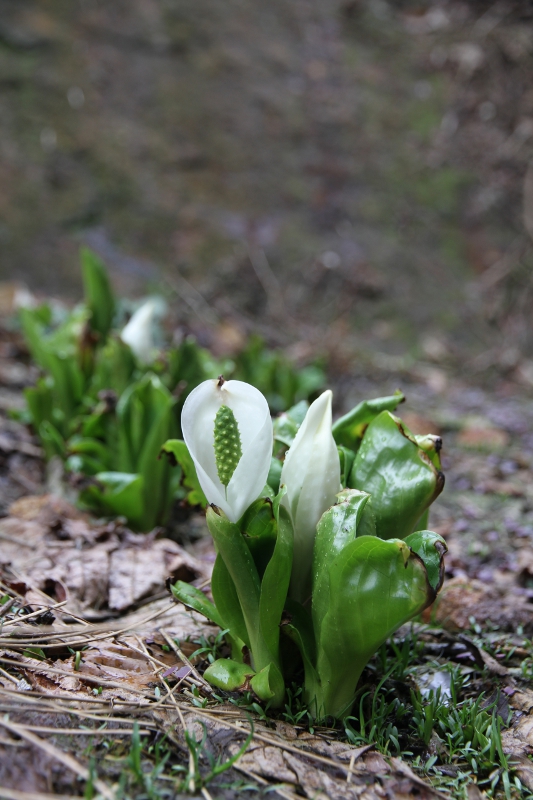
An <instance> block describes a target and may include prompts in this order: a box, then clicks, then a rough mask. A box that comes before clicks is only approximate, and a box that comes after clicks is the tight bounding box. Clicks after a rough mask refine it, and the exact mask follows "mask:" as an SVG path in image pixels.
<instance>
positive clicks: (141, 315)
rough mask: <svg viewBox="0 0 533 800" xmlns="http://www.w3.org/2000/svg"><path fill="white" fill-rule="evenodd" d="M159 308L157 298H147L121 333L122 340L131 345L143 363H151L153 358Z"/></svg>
mask: <svg viewBox="0 0 533 800" xmlns="http://www.w3.org/2000/svg"><path fill="white" fill-rule="evenodd" d="M158 308H159V306H158V303H157V301H156V300H153V299H151V300H147V301H146V303H143V304H142V306H140V308H138V309H137V311H135V312H134V314H133V315H132V317H131V319H130V321H129V322H128V324H127V325H125V327H124V328H123V329H122V332H121V334H120V338H121V339H122V341H123V342H125V343H126V344H127V345H129V346H130V347H131V349H132V351H133V353H134V354H135V356H136V357H137V358H138V360H139V361H140V362H141V363H142V364H149V363H150V361H152V360H153V355H154V347H155V345H154V336H153V326H154V320H155V317H156V315H157V312H158Z"/></svg>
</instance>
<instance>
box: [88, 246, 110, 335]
mask: <svg viewBox="0 0 533 800" xmlns="http://www.w3.org/2000/svg"><path fill="white" fill-rule="evenodd" d="M80 256H81V271H82V276H83V288H84V293H85V303H86V305H87V307H88V308H89V310H90V312H91V328H92V329H93V330H95V331H97V332H98V333H99V334H100V336H101V337H102V338H105V337H106V336H107V334H108V333H109V331H110V329H111V325H112V322H113V317H114V315H115V298H114V295H113V291H112V289H111V284H110V283H109V276H108V274H107V270H106V268H105V266H104V263H103V262H102V261H101V260H100V259H99V258H98V256H97V255H96V253H93V251H92V250H89V249H88V248H87V247H82V249H81V253H80Z"/></svg>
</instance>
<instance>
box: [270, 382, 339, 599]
mask: <svg viewBox="0 0 533 800" xmlns="http://www.w3.org/2000/svg"><path fill="white" fill-rule="evenodd" d="M331 398H332V392H331V390H330V389H328V390H327V391H325V392H323V393H322V394H321V395H320V397H318V398H317V399H316V400H315V401H314V403H312V404H311V406H310V407H309V410H308V412H307V414H306V416H305V419H304V421H303V423H302V425H301V427H300V429H299V430H298V433H297V434H296V436H295V439H294V442H293V443H292V445H291V447H290V449H289V451H288V453H287V455H286V456H285V461H284V464H283V469H282V471H281V484H282V485H285V486H286V487H287V494H286V495H285V498H284V501H283V502H284V504H285V505H286V507H287V508H288V510H289V512H290V515H291V517H292V522H293V525H294V560H293V567H292V576H291V587H290V593H291V596H292V597H293V598H294V599H296V600H299V601H300V602H302V603H303V602H305V600H306V599H307V597H308V596H309V594H310V592H311V570H312V563H313V547H314V543H315V536H316V526H317V523H318V520H319V519H320V517H321V516H322V514H323V513H324V511H326V510H327V509H328V508H330V507H331V506H332V505H333V504H334V503H335V499H336V495H337V493H338V492H339V491H340V489H341V475H340V461H339V453H338V450H337V445H336V443H335V440H334V438H333V434H332V432H331V422H332V415H331Z"/></svg>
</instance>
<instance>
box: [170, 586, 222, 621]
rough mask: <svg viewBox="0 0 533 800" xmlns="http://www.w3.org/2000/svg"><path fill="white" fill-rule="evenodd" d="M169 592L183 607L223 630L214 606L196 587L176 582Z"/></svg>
mask: <svg viewBox="0 0 533 800" xmlns="http://www.w3.org/2000/svg"><path fill="white" fill-rule="evenodd" d="M170 591H171V592H172V594H173V595H174V597H176V598H177V599H178V600H179V601H180V602H182V603H183V604H184V605H186V606H189V608H193V609H194V610H195V611H198V613H199V614H203V615H204V617H207V619H208V620H210V621H211V622H214V623H215V625H218V626H219V627H220V628H222V629H224V627H225V626H224V622H223V620H222V617H221V616H220V614H219V612H218V610H217V608H216V606H215V605H214V603H212V602H211V600H209V598H208V597H206V596H205V594H204V593H203V592H201V591H200V589H197V588H196V586H191V584H190V583H185V581H176V583H174V584H171V586H170Z"/></svg>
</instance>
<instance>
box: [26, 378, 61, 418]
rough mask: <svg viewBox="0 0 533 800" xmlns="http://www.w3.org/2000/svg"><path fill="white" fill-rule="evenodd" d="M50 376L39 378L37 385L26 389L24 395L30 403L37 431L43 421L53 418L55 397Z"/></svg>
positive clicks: (29, 407) (30, 410)
mask: <svg viewBox="0 0 533 800" xmlns="http://www.w3.org/2000/svg"><path fill="white" fill-rule="evenodd" d="M52 385H53V384H52V381H51V379H50V378H39V380H38V381H37V383H36V384H35V386H32V387H30V388H28V389H25V390H24V397H25V398H26V403H27V404H28V409H29V412H30V415H31V421H32V424H33V427H34V428H35V430H36V431H39V427H40V425H41V422H44V420H47V421H49V422H50V421H51V420H52V418H53V407H54V398H53V391H52Z"/></svg>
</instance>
